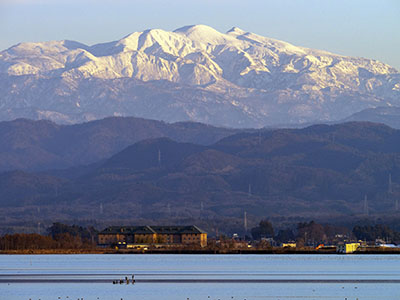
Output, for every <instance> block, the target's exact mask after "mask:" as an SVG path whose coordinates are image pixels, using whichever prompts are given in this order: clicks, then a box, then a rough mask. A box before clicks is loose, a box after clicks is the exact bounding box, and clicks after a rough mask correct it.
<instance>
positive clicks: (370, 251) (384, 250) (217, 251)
mask: <svg viewBox="0 0 400 300" xmlns="http://www.w3.org/2000/svg"><path fill="white" fill-rule="evenodd" d="M5 254H7V255H9V254H15V255H23V254H32V255H41V254H216V255H218V254H244V255H246V254H288V255H290V254H317V255H324V254H338V255H343V254H340V253H337V252H336V250H335V249H329V250H325V249H314V248H312V247H302V248H282V247H272V248H267V249H215V248H204V249H188V248H186V249H147V250H143V249H113V248H88V249H20V250H0V255H5ZM351 254H352V255H358V254H361V255H364V254H400V249H399V248H382V247H380V248H379V247H366V248H361V249H359V250H357V251H355V252H354V253H351ZM346 255H348V254H346Z"/></svg>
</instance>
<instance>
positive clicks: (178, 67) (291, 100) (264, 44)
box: [0, 25, 400, 128]
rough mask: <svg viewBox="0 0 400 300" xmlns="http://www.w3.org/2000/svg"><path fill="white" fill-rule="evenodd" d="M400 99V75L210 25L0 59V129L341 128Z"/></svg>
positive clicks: (14, 50)
mask: <svg viewBox="0 0 400 300" xmlns="http://www.w3.org/2000/svg"><path fill="white" fill-rule="evenodd" d="M399 95H400V73H399V72H398V71H397V70H396V69H395V68H393V67H391V66H389V65H386V64H384V63H381V62H379V61H376V60H370V59H366V58H356V57H347V56H343V55H337V54H333V53H330V52H327V51H321V50H316V49H309V48H305V47H298V46H294V45H291V44H290V43H287V42H283V41H279V40H275V39H270V38H267V37H263V36H260V35H257V34H254V33H251V32H246V31H244V30H241V29H233V30H229V31H228V32H227V33H220V32H218V31H216V30H215V29H213V28H211V27H209V26H206V25H190V26H185V27H182V28H179V29H177V30H175V31H173V32H170V31H165V30H162V29H149V30H145V31H142V32H133V33H131V34H129V35H127V36H125V37H123V38H122V39H120V40H116V41H113V42H108V43H101V44H95V45H92V46H87V45H84V44H81V43H79V42H74V41H66V40H63V41H50V42H43V43H20V44H18V45H16V46H13V47H10V48H8V49H6V50H4V51H2V52H0V107H1V108H2V111H1V113H0V120H10V119H13V118H16V117H27V118H33V119H41V118H47V119H52V120H54V121H57V122H59V123H79V122H82V121H88V120H93V119H100V118H104V117H107V116H112V115H114V116H136V117H144V118H152V119H157V120H164V121H168V122H176V121H187V120H192V121H199V122H202V123H209V124H213V125H217V126H228V127H242V128H243V127H263V126H271V125H274V124H279V123H280V124H282V123H288V124H289V123H292V124H301V123H307V122H318V121H335V120H341V119H344V118H346V117H348V116H349V115H351V114H353V113H356V112H359V111H361V110H363V109H366V108H372V107H376V106H390V105H393V106H399V105H400V104H399V98H400V97H399ZM154 108H156V109H154ZM221 116H223V118H221Z"/></svg>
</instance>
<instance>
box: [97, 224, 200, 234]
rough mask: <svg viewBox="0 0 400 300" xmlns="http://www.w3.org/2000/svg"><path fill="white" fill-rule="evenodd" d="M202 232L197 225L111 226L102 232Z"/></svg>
mask: <svg viewBox="0 0 400 300" xmlns="http://www.w3.org/2000/svg"><path fill="white" fill-rule="evenodd" d="M154 233H158V234H200V233H206V232H205V231H204V230H202V229H200V228H199V227H197V226H195V225H191V226H110V227H107V228H106V229H104V230H103V231H101V232H100V234H154Z"/></svg>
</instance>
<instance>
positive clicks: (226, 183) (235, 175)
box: [0, 122, 400, 222]
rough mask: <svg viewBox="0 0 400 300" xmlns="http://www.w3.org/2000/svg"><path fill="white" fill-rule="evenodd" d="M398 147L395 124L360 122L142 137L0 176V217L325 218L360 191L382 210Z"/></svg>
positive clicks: (359, 201)
mask: <svg viewBox="0 0 400 300" xmlns="http://www.w3.org/2000/svg"><path fill="white" fill-rule="evenodd" d="M399 145H400V130H396V129H392V128H390V127H388V126H385V125H381V124H373V123H362V122H361V123H360V122H359V123H357V122H352V123H345V124H339V125H329V126H328V125H315V126H311V127H308V128H304V129H278V130H271V131H259V132H253V133H248V132H241V133H238V134H235V135H231V136H229V137H226V138H224V139H222V140H220V141H218V142H216V143H214V144H212V145H208V146H204V145H203V146H202V145H194V144H191V143H182V142H176V141H172V140H171V139H168V138H155V139H149V140H144V141H140V142H138V143H135V144H133V145H131V146H129V147H127V148H125V149H124V150H122V151H121V152H119V153H117V154H115V155H113V156H112V157H111V158H109V159H106V160H104V161H102V162H99V163H97V164H95V165H92V166H91V167H90V168H88V169H87V170H86V171H85V170H83V171H82V172H81V173H80V175H79V176H78V177H77V176H75V177H74V176H69V177H68V176H63V178H61V177H57V176H54V174H53V175H51V174H45V173H15V172H11V173H10V172H9V173H3V174H2V175H1V176H0V186H1V189H0V199H1V202H0V217H1V216H4V217H5V218H6V219H8V220H14V221H16V220H21V219H22V218H24V219H25V220H27V219H32V218H36V219H37V218H39V217H40V215H39V217H38V215H37V214H32V207H35V208H36V207H41V213H42V218H44V217H46V218H47V219H49V218H59V219H60V218H64V219H77V218H78V219H99V220H119V222H125V221H128V220H130V221H131V222H133V221H134V220H144V219H145V220H153V221H154V220H160V219H163V220H167V219H171V218H178V217H180V218H192V219H193V218H200V219H203V220H207V219H215V218H222V217H225V218H241V217H242V216H243V213H244V212H245V211H246V212H247V213H248V216H249V218H250V217H251V218H253V219H254V218H255V219H256V218H261V217H264V216H268V217H271V218H273V217H275V218H278V217H279V218H282V217H285V218H293V217H304V218H320V219H325V220H328V219H334V220H335V219H336V218H339V217H343V216H345V217H347V218H353V217H355V216H358V217H360V216H361V217H362V216H364V214H365V213H366V211H365V210H364V199H365V197H367V203H368V212H369V213H370V214H372V215H386V216H391V215H396V214H398V212H396V211H395V209H394V208H395V202H396V199H397V198H399V197H400V148H399V147H398V146H399ZM69 171H71V170H65V173H66V174H67V173H68V172H69ZM71 172H72V171H71ZM68 178H69V179H68ZM389 178H390V179H389ZM390 181H391V184H389V182H390ZM44 212H46V213H44Z"/></svg>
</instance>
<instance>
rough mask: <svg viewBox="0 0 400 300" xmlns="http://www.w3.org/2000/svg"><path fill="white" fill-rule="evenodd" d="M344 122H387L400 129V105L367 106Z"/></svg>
mask: <svg viewBox="0 0 400 300" xmlns="http://www.w3.org/2000/svg"><path fill="white" fill-rule="evenodd" d="M343 121H344V122H350V121H353V122H354V121H357V122H360V121H364V122H365V121H369V122H375V123H382V124H386V125H388V126H390V127H393V128H397V129H400V107H398V106H388V107H376V108H367V109H364V110H362V111H360V112H358V113H355V114H353V115H351V116H350V117H348V118H346V119H344V120H343Z"/></svg>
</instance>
